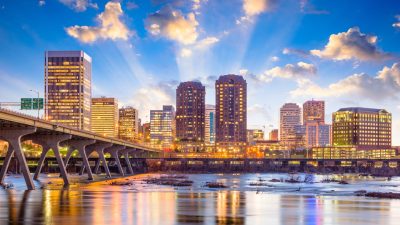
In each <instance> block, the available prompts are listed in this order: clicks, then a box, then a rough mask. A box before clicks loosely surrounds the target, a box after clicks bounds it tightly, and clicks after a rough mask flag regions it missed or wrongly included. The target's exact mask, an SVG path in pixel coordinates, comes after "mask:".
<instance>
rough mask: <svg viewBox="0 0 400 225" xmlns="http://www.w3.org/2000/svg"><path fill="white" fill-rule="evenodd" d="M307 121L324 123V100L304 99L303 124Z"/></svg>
mask: <svg viewBox="0 0 400 225" xmlns="http://www.w3.org/2000/svg"><path fill="white" fill-rule="evenodd" d="M308 121H315V122H318V123H325V102H324V101H316V100H311V101H306V102H305V103H304V104H303V124H306V123H307V122H308Z"/></svg>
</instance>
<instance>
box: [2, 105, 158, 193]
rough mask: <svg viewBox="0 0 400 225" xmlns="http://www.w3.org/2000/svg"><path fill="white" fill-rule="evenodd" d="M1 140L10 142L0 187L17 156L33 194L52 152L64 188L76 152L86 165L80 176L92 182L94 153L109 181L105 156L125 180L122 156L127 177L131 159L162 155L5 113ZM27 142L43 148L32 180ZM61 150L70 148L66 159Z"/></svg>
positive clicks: (89, 133)
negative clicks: (90, 162) (91, 161)
mask: <svg viewBox="0 0 400 225" xmlns="http://www.w3.org/2000/svg"><path fill="white" fill-rule="evenodd" d="M0 140H4V141H6V142H8V150H7V154H6V156H5V158H4V161H3V166H2V167H1V171H0V183H3V181H4V177H5V175H6V173H7V170H8V168H9V165H10V161H11V159H12V157H13V156H14V157H15V158H16V159H17V161H18V164H19V167H20V170H21V173H22V174H23V176H24V178H25V182H26V185H27V188H28V189H30V190H32V189H35V186H34V184H33V179H38V177H39V174H40V172H41V169H42V166H43V163H44V161H45V158H46V154H47V153H48V152H49V151H50V150H52V151H53V152H54V155H55V158H56V160H57V164H58V167H59V171H60V174H61V176H62V178H63V180H64V184H65V185H69V180H68V174H67V171H66V166H67V165H68V162H69V160H70V158H71V155H72V153H73V152H74V151H78V153H79V155H80V157H81V159H82V162H83V166H82V171H81V174H83V172H84V170H86V171H87V176H88V179H89V180H92V179H93V173H92V170H91V168H90V164H89V160H88V157H89V156H90V155H91V154H92V153H94V152H97V154H98V155H99V159H100V160H101V162H102V166H103V167H104V169H105V171H106V174H107V176H108V177H111V173H110V171H109V169H108V165H107V162H106V159H105V157H104V154H105V153H109V154H111V156H112V157H113V158H114V159H115V162H116V164H117V166H118V169H119V173H120V175H122V176H124V175H125V173H124V171H123V169H122V165H121V161H120V157H121V156H123V158H124V160H125V163H126V164H127V165H128V173H133V170H132V167H131V164H130V163H128V161H129V158H130V157H132V156H135V155H138V154H140V155H143V154H146V156H147V157H155V156H158V155H159V154H160V151H159V150H156V149H153V148H149V147H146V146H142V145H139V144H135V143H131V142H128V141H124V140H120V139H115V138H108V137H104V136H101V135H98V134H95V133H92V132H89V131H82V130H77V129H74V128H70V127H67V126H63V125H59V124H55V123H51V122H49V121H46V120H42V119H37V118H34V117H31V116H27V115H23V114H19V113H16V112H13V111H9V110H5V109H0ZM28 140H31V141H32V142H33V143H35V144H39V145H41V146H42V147H43V151H42V153H41V156H40V158H39V159H38V166H37V168H36V171H35V174H34V176H33V177H32V175H31V173H30V171H29V168H28V165H27V162H26V158H25V155H24V152H23V150H22V147H21V143H22V142H24V141H28ZM60 147H67V149H68V151H67V156H66V157H65V158H64V159H62V157H61V154H60Z"/></svg>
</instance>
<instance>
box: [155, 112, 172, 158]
mask: <svg viewBox="0 0 400 225" xmlns="http://www.w3.org/2000/svg"><path fill="white" fill-rule="evenodd" d="M174 137H175V109H174V107H173V106H172V105H164V106H163V109H162V110H150V144H151V145H152V147H154V148H159V149H163V150H171V149H172V144H173V141H174Z"/></svg>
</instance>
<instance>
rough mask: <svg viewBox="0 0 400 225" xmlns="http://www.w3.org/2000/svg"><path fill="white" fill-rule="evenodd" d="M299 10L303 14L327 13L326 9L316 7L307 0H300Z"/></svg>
mask: <svg viewBox="0 0 400 225" xmlns="http://www.w3.org/2000/svg"><path fill="white" fill-rule="evenodd" d="M300 11H301V12H302V13H305V14H329V12H328V11H327V10H319V9H316V8H315V6H314V5H313V4H312V3H311V2H310V1H309V0H300Z"/></svg>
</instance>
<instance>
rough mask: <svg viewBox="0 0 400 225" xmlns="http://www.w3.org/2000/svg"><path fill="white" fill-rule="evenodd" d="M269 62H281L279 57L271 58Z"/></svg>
mask: <svg viewBox="0 0 400 225" xmlns="http://www.w3.org/2000/svg"><path fill="white" fill-rule="evenodd" d="M269 60H271V61H272V62H278V61H279V57H278V56H271V57H270V58H269Z"/></svg>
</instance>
